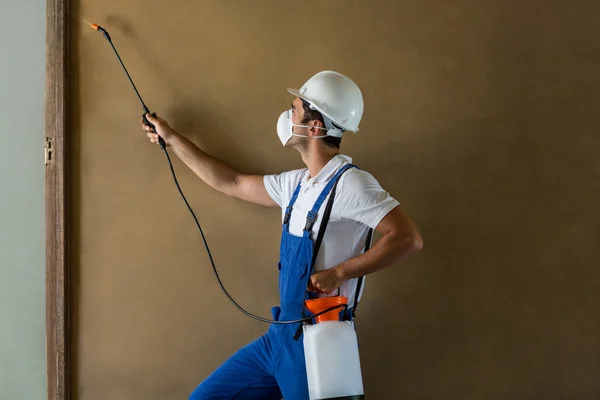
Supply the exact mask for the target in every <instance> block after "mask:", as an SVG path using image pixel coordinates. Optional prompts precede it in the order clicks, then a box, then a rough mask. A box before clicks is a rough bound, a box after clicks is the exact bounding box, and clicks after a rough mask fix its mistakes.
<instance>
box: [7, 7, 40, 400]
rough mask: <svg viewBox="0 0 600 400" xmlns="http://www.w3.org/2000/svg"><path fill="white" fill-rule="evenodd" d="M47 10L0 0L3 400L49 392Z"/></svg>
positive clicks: (29, 399)
mask: <svg viewBox="0 0 600 400" xmlns="http://www.w3.org/2000/svg"><path fill="white" fill-rule="evenodd" d="M45 16H46V2H45V1H43V0H0V37H1V38H2V40H0V54H1V55H2V56H1V57H2V61H1V62H0V122H1V125H0V143H1V144H2V149H1V155H0V188H1V189H0V193H2V194H1V195H0V400H21V399H23V400H38V399H45V398H46V347H45V287H44V277H45V271H44V268H45V267H44V251H45V250H44V151H43V146H44V140H43V138H44V51H45V32H46V31H45V30H46V20H45Z"/></svg>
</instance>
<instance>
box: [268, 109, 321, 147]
mask: <svg viewBox="0 0 600 400" xmlns="http://www.w3.org/2000/svg"><path fill="white" fill-rule="evenodd" d="M294 126H297V127H300V128H313V127H311V126H308V125H298V124H294V123H292V110H291V109H289V110H287V111H284V112H282V113H281V115H280V116H279V120H277V136H279V140H281V144H282V145H283V146H284V147H285V145H286V144H287V142H289V141H290V139H291V138H292V136H300V137H312V138H315V139H322V138H324V137H327V136H329V135H327V134H325V135H323V136H309V135H299V134H297V133H294V132H293V127H294ZM315 128H318V129H321V130H324V131H326V130H327V129H325V128H322V127H320V126H318V127H315Z"/></svg>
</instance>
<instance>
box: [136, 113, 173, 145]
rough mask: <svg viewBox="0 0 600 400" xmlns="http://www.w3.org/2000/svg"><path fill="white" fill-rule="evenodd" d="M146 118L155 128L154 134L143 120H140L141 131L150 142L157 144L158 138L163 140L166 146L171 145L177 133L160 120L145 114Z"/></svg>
mask: <svg viewBox="0 0 600 400" xmlns="http://www.w3.org/2000/svg"><path fill="white" fill-rule="evenodd" d="M146 118H147V119H148V121H150V122H151V123H152V124H153V125H154V126H155V127H156V133H155V132H153V131H152V128H151V127H150V126H148V125H146V124H145V123H144V118H141V119H140V122H141V123H142V129H143V130H144V131H146V136H148V138H149V139H150V142H152V143H156V144H158V136H159V135H160V137H162V138H163V140H164V141H165V144H166V145H167V146H170V145H171V141H172V140H173V137H175V136H176V135H177V132H175V131H174V130H173V128H171V127H170V126H169V124H167V121H165V120H164V119H162V118H159V117H153V116H152V115H150V114H146Z"/></svg>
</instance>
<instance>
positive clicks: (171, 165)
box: [90, 24, 348, 325]
mask: <svg viewBox="0 0 600 400" xmlns="http://www.w3.org/2000/svg"><path fill="white" fill-rule="evenodd" d="M90 26H91V27H92V28H93V29H95V30H97V31H98V32H101V33H102V35H104V38H105V39H106V40H107V41H108V43H110V46H111V47H112V49H113V51H114V52H115V55H116V56H117V58H118V59H119V63H121V67H123V71H125V74H127V78H129V82H130V83H131V86H132V87H133V90H135V93H136V94H137V97H138V99H140V103H142V108H143V109H144V114H143V115H142V118H143V120H144V124H146V125H148V126H149V127H151V128H152V131H153V132H154V133H157V132H156V127H155V126H154V125H153V124H152V123H151V122H150V121H148V119H147V118H146V114H150V110H149V109H148V107H147V106H146V103H144V100H142V96H140V93H139V92H138V90H137V88H136V87H135V84H134V83H133V80H132V79H131V76H130V75H129V72H127V68H125V64H123V60H121V57H120V56H119V53H118V52H117V49H116V48H115V45H114V44H113V42H112V40H111V38H110V35H109V34H108V31H107V30H106V29H104V28H102V27H101V26H99V25H97V24H90ZM150 115H152V116H153V117H156V113H151V114H150ZM158 143H159V144H160V148H161V149H162V150H163V151H164V152H165V155H166V156H167V161H168V162H169V167H170V168H171V174H172V175H173V180H174V181H175V185H176V186H177V190H178V191H179V194H180V195H181V198H182V199H183V201H184V202H185V205H186V206H187V208H188V210H189V211H190V213H191V214H192V217H194V221H195V222H196V226H197V227H198V230H199V231H200V235H201V236H202V240H203V241H204V247H205V248H206V252H207V254H208V258H209V259H210V263H211V265H212V269H213V272H214V274H215V277H216V278H217V282H218V283H219V286H221V290H223V293H225V295H226V296H227V298H228V299H229V300H230V301H231V302H232V303H233V305H234V306H235V307H236V308H237V309H238V310H240V311H241V312H242V313H244V314H245V315H246V316H248V317H250V318H253V319H255V320H257V321H261V322H266V323H269V324H280V325H285V324H297V323H303V322H308V321H310V320H312V319H313V318H316V317H318V316H320V315H323V314H325V313H327V312H329V311H333V310H335V309H338V308H343V309H344V310H346V309H347V308H348V305H347V304H339V305H336V306H333V307H329V308H327V309H325V310H323V311H320V312H318V313H316V314H313V315H311V316H309V317H305V318H302V319H296V320H290V321H275V320H271V319H267V318H263V317H259V316H258V315H254V314H252V313H250V312H248V311H246V310H245V309H244V308H243V307H242V306H240V305H239V304H238V303H237V302H236V301H235V300H234V299H233V297H231V295H230V294H229V293H228V292H227V290H226V289H225V286H223V283H222V282H221V278H220V277H219V274H218V272H217V267H216V266H215V262H214V260H213V257H212V254H211V252H210V249H209V248H208V243H207V242H206V237H205V236H204V232H203V231H202V228H201V227H200V223H199V222H198V218H196V214H195V213H194V210H192V207H191V206H190V204H189V203H188V201H187V199H186V198H185V196H184V194H183V191H182V190H181V187H180V186H179V182H178V181H177V176H176V175H175V170H174V169H173V163H172V162H171V157H169V152H168V151H167V148H166V144H165V141H164V139H163V138H162V137H160V135H159V136H158Z"/></svg>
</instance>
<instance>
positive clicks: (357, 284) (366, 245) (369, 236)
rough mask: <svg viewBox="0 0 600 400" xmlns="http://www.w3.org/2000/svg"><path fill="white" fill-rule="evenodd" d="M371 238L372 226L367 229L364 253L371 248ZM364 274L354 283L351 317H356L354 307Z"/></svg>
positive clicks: (356, 304) (356, 303) (356, 305)
mask: <svg viewBox="0 0 600 400" xmlns="http://www.w3.org/2000/svg"><path fill="white" fill-rule="evenodd" d="M372 240H373V228H371V229H369V233H368V234H367V242H366V243H365V251H364V252H365V253H366V252H367V251H369V249H370V248H371V241H372ZM364 278H365V277H364V276H361V277H360V278H358V282H357V283H356V293H354V304H353V305H352V318H355V317H356V307H358V296H359V295H360V289H361V288H362V284H363V280H364Z"/></svg>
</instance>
